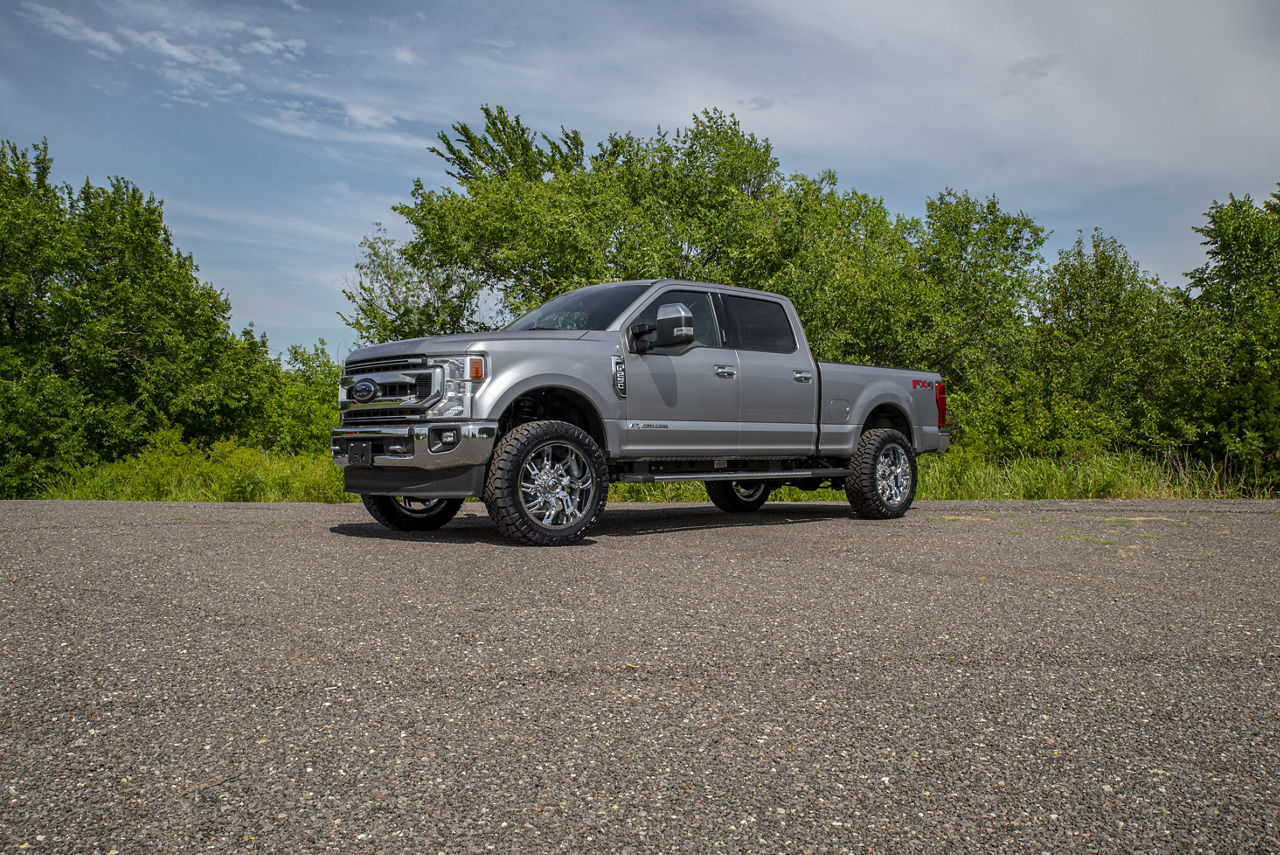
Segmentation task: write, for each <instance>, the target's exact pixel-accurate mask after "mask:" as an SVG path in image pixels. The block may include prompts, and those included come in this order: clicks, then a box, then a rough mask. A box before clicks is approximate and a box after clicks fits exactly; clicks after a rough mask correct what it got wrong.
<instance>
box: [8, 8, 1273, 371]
mask: <svg viewBox="0 0 1280 855" xmlns="http://www.w3.org/2000/svg"><path fill="white" fill-rule="evenodd" d="M1278 41H1280V4H1278V3H1276V2H1274V0H1258V2H1245V0H1239V1H1238V2H1237V0H1222V2H1219V3H1204V2H1171V0H1158V2H1157V1H1154V0H1127V1H1126V2H1114V0H1111V2H1096V0H1077V2H1071V3H1054V4H1048V3H1027V2H1013V0H1009V2H996V0H973V2H966V3H954V2H948V0H920V2H910V0H907V2H896V3H884V2H839V0H786V2H773V0H742V2H701V3H700V2H692V0H684V2H679V0H676V2H669V0H653V2H633V0H598V2H591V3H580V2H567V1H566V0H553V1H552V2H542V3H537V2H494V3H484V2H473V3H467V2H416V3H415V2H385V0H373V2H368V3H364V4H349V3H339V2H328V3H326V2H315V0H276V2H260V3H235V2H208V1H207V0H205V2H193V0H16V2H15V0H5V2H4V3H2V4H0V137H2V138H6V139H11V140H13V141H15V142H17V143H18V144H19V145H27V144H30V143H32V142H35V141H38V140H39V139H40V138H41V137H46V136H47V137H48V139H49V145H50V151H51V154H52V155H53V157H54V171H55V175H56V177H57V178H58V179H60V180H63V181H69V182H71V183H73V184H76V183H80V182H82V181H83V180H84V179H85V178H86V177H88V178H89V179H91V180H92V181H94V182H95V183H102V182H104V181H105V180H106V178H107V176H110V175H122V176H124V177H126V178H128V179H130V180H131V181H133V182H134V183H136V184H138V185H139V186H140V187H142V188H143V190H145V191H149V192H152V193H154V194H155V195H156V196H157V197H159V198H161V199H163V200H164V202H165V211H166V221H167V222H168V224H169V226H170V228H171V229H172V231H173V233H174V236H175V240H176V242H177V244H178V245H179V247H181V248H182V249H183V250H184V251H186V252H190V253H192V254H193V255H194V256H195V260H196V262H197V264H199V266H200V276H201V278H202V279H204V280H207V281H209V282H211V283H213V284H214V285H216V286H217V287H218V288H221V289H222V290H224V291H225V292H226V293H227V294H228V295H229V297H230V298H231V302H232V307H233V323H234V324H235V325H236V327H237V328H238V327H239V326H242V325H244V324H247V323H249V322H250V321H252V322H253V323H254V324H255V325H256V327H257V329H258V330H260V331H265V332H266V333H267V334H268V336H269V338H270V341H271V345H272V349H273V350H281V349H283V348H284V347H285V346H287V345H289V344H310V343H313V342H314V341H315V340H316V339H317V338H319V337H322V336H323V337H324V338H325V339H327V340H328V342H329V345H330V349H331V350H332V351H334V352H335V353H337V355H338V356H342V355H344V354H345V352H346V350H347V349H348V348H349V347H350V345H351V342H352V340H353V338H354V336H353V335H352V333H351V332H350V331H349V330H347V328H346V327H345V326H344V325H343V323H342V322H341V320H340V319H339V318H338V317H337V312H339V311H342V310H345V309H346V308H347V303H346V301H345V299H344V298H343V296H342V293H341V290H342V288H343V286H344V284H346V280H348V279H350V278H352V277H353V276H354V263H355V262H356V260H357V259H358V258H359V242H360V239H361V238H362V237H363V236H364V235H366V234H368V233H369V232H370V231H371V229H372V224H373V223H374V222H376V221H381V222H383V223H385V224H386V226H387V227H388V229H389V231H390V232H391V233H392V234H393V235H396V236H401V237H403V236H405V235H406V234H407V232H406V230H405V227H404V226H403V224H402V222H401V221H400V220H399V217H398V216H397V215H396V214H394V213H393V212H392V211H391V210H390V209H391V206H392V205H393V204H396V203H398V202H402V201H406V200H408V198H409V192H410V187H411V184H412V181H413V179H414V178H417V177H420V178H421V179H422V180H423V182H424V183H425V184H426V185H427V186H428V187H438V186H444V185H447V184H448V183H449V179H448V178H447V177H446V176H445V175H444V173H443V170H442V169H441V162H440V161H439V160H438V158H436V157H435V156H433V155H431V154H429V153H428V152H427V151H426V149H427V147H428V146H429V145H431V144H432V143H433V142H434V137H435V134H436V132H437V131H439V130H442V129H445V128H447V127H448V126H449V125H450V124H451V123H453V122H455V121H466V122H470V123H472V124H479V123H480V122H481V117H480V112H479V106H480V105H481V104H485V103H488V104H493V105H498V104H501V105H503V106H505V107H507V108H508V109H509V110H511V111H512V112H515V113H519V114H520V115H521V116H522V117H523V118H524V119H525V121H526V123H527V124H529V125H531V126H532V127H534V128H537V129H539V130H544V131H548V132H551V133H554V132H556V131H557V130H558V129H559V127H560V126H561V125H564V126H565V127H568V128H577V129H578V130H580V131H582V133H583V135H584V137H585V138H586V140H587V142H588V145H589V146H590V145H592V144H593V143H594V142H596V141H598V140H600V139H602V138H603V137H604V136H606V135H607V134H608V133H609V132H611V131H626V130H630V131H634V132H636V133H639V134H646V135H648V134H651V133H653V132H654V130H655V129H656V128H657V127H658V126H659V125H660V126H662V127H664V128H667V129H671V128H675V127H678V126H682V125H685V124H688V122H689V120H690V117H691V116H692V115H693V114H694V113H696V112H698V111H700V110H702V109H704V108H708V107H719V108H721V109H724V110H727V111H732V112H734V113H736V114H737V115H738V117H739V119H740V120H741V122H742V125H743V127H744V129H745V130H747V131H749V132H752V133H755V134H757V135H759V136H765V137H768V138H769V140H770V141H771V142H772V143H773V146H774V151H775V153H776V155H777V156H778V157H779V159H780V160H781V162H782V168H783V170H784V171H786V172H804V173H808V174H815V173H817V172H818V171H819V170H822V169H825V168H830V169H833V170H835V172H836V173H837V174H838V175H839V177H840V181H841V185H842V186H843V187H846V188H849V187H853V188H856V189H858V190H859V191H861V192H864V193H870V194H872V195H875V196H881V197H883V198H884V199H885V202H886V204H887V205H888V206H889V208H890V210H891V211H894V212H895V213H901V214H905V215H911V216H916V215H919V214H921V213H922V212H923V207H924V204H923V203H924V199H925V198H926V197H928V196H931V195H934V194H936V193H938V192H939V191H941V190H942V189H944V188H946V187H953V188H956V189H962V190H968V191H969V192H971V193H973V194H975V195H979V196H986V195H989V194H993V193H994V194H995V195H997V196H998V197H999V198H1000V200H1001V203H1002V204H1003V205H1004V207H1005V208H1007V209H1010V210H1019V209H1020V210H1025V211H1026V212H1027V213H1029V214H1031V215H1032V216H1033V217H1035V219H1036V221H1037V222H1039V223H1040V224H1041V225H1042V226H1045V227H1046V228H1049V229H1052V230H1053V232H1054V235H1053V237H1052V238H1051V241H1050V245H1049V251H1048V252H1047V256H1048V257H1049V258H1050V260H1052V258H1053V257H1055V256H1056V251H1057V249H1059V248H1061V247H1064V246H1066V245H1068V244H1069V243H1070V242H1071V241H1073V240H1074V238H1075V235H1076V231H1077V230H1084V231H1085V232H1088V231H1090V230H1091V229H1093V228H1094V227H1098V228H1101V229H1102V230H1103V231H1105V232H1107V233H1108V234H1111V235H1113V236H1115V237H1116V238H1117V239H1119V240H1120V241H1121V242H1122V243H1124V244H1125V245H1126V246H1127V247H1128V248H1129V250H1130V252H1131V254H1132V255H1133V256H1134V257H1135V258H1136V259H1137V260H1138V261H1139V262H1140V263H1141V264H1142V266H1143V267H1144V268H1146V269H1148V270H1150V271H1151V272H1152V273H1155V274H1156V275H1158V276H1160V277H1161V279H1163V280H1164V281H1165V282H1167V283H1170V284H1174V285H1178V284H1181V283H1182V282H1183V274H1184V273H1185V272H1186V271H1188V270H1191V269H1192V268H1194V267H1196V266H1198V265H1199V264H1200V263H1202V261H1203V254H1202V250H1201V247H1200V245H1199V240H1200V239H1199V236H1198V235H1196V234H1195V233H1194V232H1193V231H1192V227H1194V226H1196V225H1200V224H1201V223H1202V221H1203V212H1204V211H1205V210H1206V209H1207V208H1208V206H1209V204H1210V202H1212V201H1213V200H1214V199H1226V197H1227V194H1229V193H1235V194H1236V195H1242V194H1244V193H1250V194H1252V195H1253V196H1254V198H1255V199H1259V198H1263V197H1265V196H1267V195H1269V194H1270V193H1271V192H1273V191H1274V190H1275V187H1276V183H1277V182H1278V181H1280V155H1278V153H1280V96H1277V94H1276V92H1277V82H1278V81H1280V51H1276V49H1275V45H1276V43H1277V42H1278Z"/></svg>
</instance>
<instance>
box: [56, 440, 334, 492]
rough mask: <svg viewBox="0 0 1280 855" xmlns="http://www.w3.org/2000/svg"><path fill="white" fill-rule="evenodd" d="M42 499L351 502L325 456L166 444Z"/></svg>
mask: <svg viewBox="0 0 1280 855" xmlns="http://www.w3.org/2000/svg"><path fill="white" fill-rule="evenodd" d="M44 498H46V499H114V500H133V501H162V502H326V503H337V502H352V501H356V499H357V497H356V496H353V495H352V494H350V493H344V492H342V472H341V470H339V469H338V468H337V467H336V466H334V465H333V461H332V459H331V458H330V456H329V455H328V454H281V453H277V452H270V451H263V450H262V449H259V448H252V447H248V446H244V445H240V444H238V443H235V442H229V441H228V442H218V443H214V444H213V446H211V447H210V448H207V449H206V448H200V447H197V446H190V445H185V444H183V443H180V442H167V443H162V444H159V445H153V446H150V447H148V448H146V449H144V450H143V451H142V452H141V453H140V454H138V455H136V456H134V457H129V458H126V459H124V460H117V461H115V462H114V463H102V464H99V465H97V466H90V467H88V468H86V469H82V470H81V471H79V472H77V473H75V474H74V475H71V476H69V477H67V478H64V479H62V480H60V481H57V482H55V483H54V484H53V485H51V486H50V488H49V489H48V490H47V491H46V492H45V495H44Z"/></svg>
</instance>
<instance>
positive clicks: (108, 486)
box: [44, 436, 1275, 503]
mask: <svg viewBox="0 0 1280 855" xmlns="http://www.w3.org/2000/svg"><path fill="white" fill-rule="evenodd" d="M1274 493H1275V487H1274V485H1272V484H1264V485H1257V484H1251V483H1250V482H1249V481H1248V479H1247V478H1245V477H1242V476H1238V475H1237V476H1232V475H1230V474H1229V473H1227V472H1224V470H1223V469H1222V468H1220V467H1214V466H1205V465H1202V464H1196V463H1191V462H1189V461H1187V460H1183V459H1179V458H1172V457H1168V458H1162V459H1153V458H1150V457H1144V456H1142V455H1139V454H1134V453H1104V454H1097V455H1094V456H1091V457H1085V458H1080V459H1070V460H1052V459H1046V458H1021V459H1017V460H1011V461H1003V462H996V461H989V460H984V459H982V458H979V457H976V456H975V455H972V454H968V453H966V452H965V451H964V450H963V449H953V450H952V451H950V452H948V453H947V454H944V455H941V456H939V455H925V456H924V457H922V458H921V459H920V489H919V491H918V493H917V494H916V497H917V498H918V499H1125V498H1128V499H1144V498H1164V499H1194V498H1212V499H1225V498H1250V497H1256V496H1260V495H1274ZM44 498H49V499H116V500H138V501H177V502H327V503H336V502H350V501H355V499H356V497H355V496H353V495H351V494H350V493H344V492H342V473H341V471H340V470H339V469H338V468H337V467H336V466H334V465H333V463H332V462H331V460H330V458H329V455H328V454H281V453H276V452H269V451H263V450H261V449H258V448H252V447H248V446H244V445H240V444H238V443H235V442H231V441H228V442H220V443H215V444H214V445H213V446H212V447H210V448H201V447H198V446H192V445H186V444H183V443H181V442H178V441H176V440H174V439H172V438H165V437H163V436H162V437H161V439H160V440H159V441H158V442H156V443H155V444H153V445H152V446H149V447H148V448H146V449H145V450H143V451H142V452H141V453H140V454H138V455H136V456H134V457H130V458H127V459H124V460H119V461H116V462H114V463H104V464H99V465H97V466H91V467H89V468H86V469H83V470H81V471H80V472H78V473H75V474H74V475H72V476H70V477H67V478H64V479H62V480H60V481H58V482H56V483H54V484H52V485H51V486H50V487H49V489H48V490H47V491H46V492H45V494H44ZM609 501H611V502H628V501H650V502H654V501H660V502H705V501H708V499H707V492H706V490H705V489H704V488H703V486H702V484H701V483H699V482H692V483H675V484H613V485H611V486H610V489H609ZM771 501H784V502H785V501H844V493H843V491H840V490H821V491H818V492H816V493H808V492H802V491H800V490H797V489H795V488H794V487H781V488H779V489H777V490H775V491H774V492H773V494H772V497H771Z"/></svg>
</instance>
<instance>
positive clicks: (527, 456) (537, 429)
mask: <svg viewBox="0 0 1280 855" xmlns="http://www.w3.org/2000/svg"><path fill="white" fill-rule="evenodd" d="M608 487H609V469H608V464H606V462H605V459H604V453H603V452H601V451H600V446H598V445H596V442H595V440H593V439H592V438H591V436H590V435H589V434H588V433H587V432H586V431H584V430H582V429H581V428H579V427H576V426H574V425H571V424H569V423H568V422H560V421H540V422H528V423H526V424H522V425H519V426H517V427H515V428H512V429H511V431H509V432H508V433H507V434H506V435H505V436H503V437H502V439H500V440H498V445H497V447H496V448H494V450H493V458H492V460H491V461H490V462H489V474H488V477H487V478H486V479H485V485H484V503H485V505H486V506H487V507H488V509H489V516H490V517H492V518H493V521H494V522H495V523H497V525H498V528H499V529H501V530H502V532H503V534H505V535H507V536H508V537H510V538H512V539H513V540H518V541H520V542H521V543H527V544H529V545H531V546H562V545H564V544H566V543H573V542H574V541H577V540H581V539H582V537H583V535H585V534H586V533H587V530H588V529H589V528H591V527H592V526H593V525H595V524H596V521H597V520H599V519H600V514H601V513H602V512H603V511H604V505H605V500H606V499H607V498H608Z"/></svg>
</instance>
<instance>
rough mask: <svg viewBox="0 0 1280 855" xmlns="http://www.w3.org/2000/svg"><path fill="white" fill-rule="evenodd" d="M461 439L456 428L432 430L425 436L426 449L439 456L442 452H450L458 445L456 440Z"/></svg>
mask: <svg viewBox="0 0 1280 855" xmlns="http://www.w3.org/2000/svg"><path fill="white" fill-rule="evenodd" d="M461 438H462V436H461V433H460V432H459V430H458V429H457V428H456V427H438V428H432V429H431V431H430V432H429V433H428V434H427V448H428V449H430V450H431V451H432V452H433V453H435V454H439V453H440V452H442V451H450V450H452V449H453V448H454V446H456V445H457V444H458V440H459V439H461Z"/></svg>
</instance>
